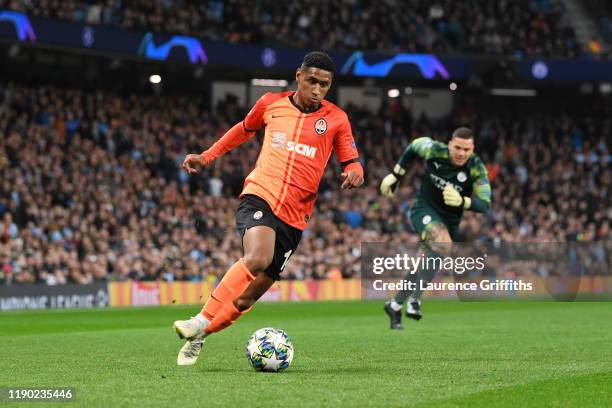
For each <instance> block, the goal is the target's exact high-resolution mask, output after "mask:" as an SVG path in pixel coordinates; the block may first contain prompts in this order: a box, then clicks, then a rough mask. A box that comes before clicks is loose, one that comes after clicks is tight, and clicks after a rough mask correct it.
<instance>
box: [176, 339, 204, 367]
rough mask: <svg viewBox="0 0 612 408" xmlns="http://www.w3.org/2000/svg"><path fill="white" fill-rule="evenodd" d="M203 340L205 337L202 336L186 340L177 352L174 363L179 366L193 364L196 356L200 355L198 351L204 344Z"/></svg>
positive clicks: (196, 359)
mask: <svg viewBox="0 0 612 408" xmlns="http://www.w3.org/2000/svg"><path fill="white" fill-rule="evenodd" d="M205 340H206V337H204V336H198V337H196V338H194V339H191V340H187V341H186V342H185V344H184V345H183V347H181V350H180V351H179V353H178V357H177V358H176V364H178V365H180V366H186V365H193V364H195V363H196V361H198V357H199V355H200V351H202V346H203V345H204V341H205Z"/></svg>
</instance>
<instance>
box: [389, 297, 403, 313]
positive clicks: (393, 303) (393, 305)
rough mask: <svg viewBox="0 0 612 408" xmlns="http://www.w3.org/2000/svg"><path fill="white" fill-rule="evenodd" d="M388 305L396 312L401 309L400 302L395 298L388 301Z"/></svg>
mask: <svg viewBox="0 0 612 408" xmlns="http://www.w3.org/2000/svg"><path fill="white" fill-rule="evenodd" d="M389 306H390V307H391V309H392V310H394V311H396V312H399V311H400V310H402V304H401V303H397V301H396V300H395V299H392V300H391V302H389Z"/></svg>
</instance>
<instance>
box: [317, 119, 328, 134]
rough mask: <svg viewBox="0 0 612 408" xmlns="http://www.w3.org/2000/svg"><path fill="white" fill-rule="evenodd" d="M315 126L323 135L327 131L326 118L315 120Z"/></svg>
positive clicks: (318, 132)
mask: <svg viewBox="0 0 612 408" xmlns="http://www.w3.org/2000/svg"><path fill="white" fill-rule="evenodd" d="M314 128H315V132H317V134H318V135H322V134H323V133H325V131H327V122H326V121H325V119H323V118H321V119H319V120H317V121H316V122H315V125H314Z"/></svg>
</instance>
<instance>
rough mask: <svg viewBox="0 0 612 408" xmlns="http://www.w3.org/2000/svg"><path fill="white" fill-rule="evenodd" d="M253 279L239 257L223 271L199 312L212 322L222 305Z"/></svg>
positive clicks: (232, 299) (234, 297) (231, 300)
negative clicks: (218, 281) (219, 280)
mask: <svg viewBox="0 0 612 408" xmlns="http://www.w3.org/2000/svg"><path fill="white" fill-rule="evenodd" d="M253 279H255V277H254V276H253V274H252V273H251V271H249V269H248V268H247V266H246V265H245V263H244V261H243V260H242V258H241V259H239V260H238V262H236V263H235V264H233V265H232V266H231V267H230V268H229V269H228V270H227V272H225V275H224V276H223V279H221V282H220V283H219V285H217V287H216V288H215V290H213V292H212V293H211V295H210V296H209V297H208V300H207V301H206V303H205V304H204V307H203V308H202V311H201V312H200V314H201V315H202V316H204V317H205V318H206V319H207V320H209V321H211V322H212V321H213V320H214V318H215V316H216V315H217V313H219V312H220V311H221V310H222V308H223V305H224V304H226V303H232V302H233V301H234V299H236V298H237V297H238V296H240V295H241V294H242V292H244V290H245V289H246V288H247V286H249V283H251V282H252V281H253Z"/></svg>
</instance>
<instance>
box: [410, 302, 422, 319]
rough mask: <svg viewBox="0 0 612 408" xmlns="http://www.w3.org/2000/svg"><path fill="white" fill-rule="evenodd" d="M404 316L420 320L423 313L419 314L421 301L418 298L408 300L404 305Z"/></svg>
mask: <svg viewBox="0 0 612 408" xmlns="http://www.w3.org/2000/svg"><path fill="white" fill-rule="evenodd" d="M406 317H409V318H410V319H414V320H421V317H423V315H422V314H421V301H420V300H412V301H410V302H408V305H407V306H406Z"/></svg>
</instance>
